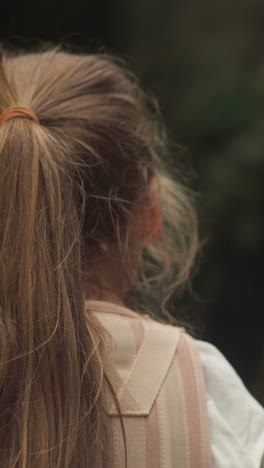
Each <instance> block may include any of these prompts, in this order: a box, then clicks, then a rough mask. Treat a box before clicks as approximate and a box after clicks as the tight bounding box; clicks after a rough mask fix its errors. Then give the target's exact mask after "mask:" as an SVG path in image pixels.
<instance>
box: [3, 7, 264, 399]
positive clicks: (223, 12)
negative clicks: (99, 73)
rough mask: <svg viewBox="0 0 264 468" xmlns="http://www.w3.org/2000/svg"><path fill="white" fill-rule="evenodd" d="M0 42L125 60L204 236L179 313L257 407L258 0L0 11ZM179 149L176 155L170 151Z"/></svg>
mask: <svg viewBox="0 0 264 468" xmlns="http://www.w3.org/2000/svg"><path fill="white" fill-rule="evenodd" d="M1 11H2V13H1V18H0V39H1V40H8V41H9V42H13V43H20V44H22V45H24V46H25V47H27V46H29V45H31V44H35V43H37V42H38V41H39V39H44V40H46V39H47V40H52V41H57V40H63V41H67V42H70V43H73V44H78V45H81V46H82V47H83V48H84V49H87V50H89V51H91V50H96V49H98V48H100V47H101V46H104V47H106V50H108V51H111V52H114V53H118V54H121V55H123V56H125V57H126V58H127V59H128V61H129V63H130V65H131V67H132V69H133V70H134V71H135V72H136V73H137V74H138V75H139V77H140V79H141V81H142V82H143V84H144V85H145V87H147V88H148V89H150V90H151V91H152V92H153V93H154V94H155V95H156V96H157V98H158V100H159V102H160V106H161V110H162V113H163V115H164V119H165V122H166V125H167V127H168V133H169V136H170V138H171V139H173V140H174V141H176V142H177V143H179V144H180V145H181V146H182V147H183V148H184V151H181V152H179V151H178V150H176V151H175V162H176V163H177V157H178V155H179V157H180V160H181V161H183V160H184V159H186V161H188V164H189V165H191V166H192V168H193V174H194V178H193V181H192V184H193V185H192V186H193V188H194V189H196V190H198V191H199V192H200V197H199V214H200V224H201V235H202V236H203V237H206V238H207V242H206V244H205V247H204V251H203V257H202V262H201V263H200V268H199V274H198V275H196V277H195V279H194V283H193V289H194V292H195V294H196V295H197V296H198V298H199V299H198V300H197V299H196V300H195V299H191V298H186V299H185V298H184V300H183V304H181V305H182V306H183V308H184V307H185V308H186V310H189V309H190V308H191V309H192V316H193V317H195V316H199V317H200V316H202V317H204V319H205V327H204V338H205V339H207V340H210V341H212V342H213V343H214V344H216V345H217V346H218V347H219V348H220V349H221V350H222V352H223V353H224V354H225V355H226V357H227V358H228V359H229V360H230V361H231V363H232V364H233V366H234V367H235V368H236V370H237V372H238V373H239V374H240V376H241V377H242V379H243V380H244V382H245V384H246V385H247V387H248V388H249V389H250V391H251V392H252V393H253V394H254V395H255V397H256V398H257V399H258V400H259V401H260V402H261V403H262V404H264V340H263V336H264V318H263V285H262V277H263V263H264V232H263V231H264V223H263V210H264V180H263V179H264V177H263V176H264V53H263V45H264V28H263V26H264V3H263V1H262V0H233V1H232V2H230V0H229V1H226V0H199V1H197V0H163V1H162V2H161V1H155V0H122V1H121V0H108V1H106V0H105V1H97V2H91V1H89V0H86V1H84V0H76V1H75V2H70V1H68V0H64V1H62V0H56V2H55V1H50V0H46V1H45V2H44V1H39V2H36V1H35V2H33V1H23V2H21V1H17V2H16V1H15V0H14V1H13V2H12V3H11V2H9V4H5V5H4V6H1ZM180 153H181V154H180Z"/></svg>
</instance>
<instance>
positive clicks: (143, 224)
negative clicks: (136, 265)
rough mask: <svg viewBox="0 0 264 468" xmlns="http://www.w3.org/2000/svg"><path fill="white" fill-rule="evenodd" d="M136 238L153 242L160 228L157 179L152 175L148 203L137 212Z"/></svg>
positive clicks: (144, 241) (145, 241)
mask: <svg viewBox="0 0 264 468" xmlns="http://www.w3.org/2000/svg"><path fill="white" fill-rule="evenodd" d="M137 224H138V226H137V227H138V229H137V233H138V236H137V237H138V240H140V241H141V242H143V243H148V242H154V241H155V240H156V239H157V238H158V237H159V235H160V233H161V230H162V218H161V213H160V207H159V202H158V181H157V177H153V178H152V180H151V182H150V185H149V195H148V203H147V204H146V205H145V206H142V207H141V209H140V210H139V213H138V223H137Z"/></svg>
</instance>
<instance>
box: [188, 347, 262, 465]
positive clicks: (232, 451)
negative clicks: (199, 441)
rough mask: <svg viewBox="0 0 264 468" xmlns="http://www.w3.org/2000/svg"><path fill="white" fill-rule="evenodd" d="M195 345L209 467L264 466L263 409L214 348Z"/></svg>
mask: <svg viewBox="0 0 264 468" xmlns="http://www.w3.org/2000/svg"><path fill="white" fill-rule="evenodd" d="M196 344H197V346H198V352H199V355H200V359H201V364H202V368H203V371H204V375H205V385H206V397H207V408H208V416H209V426H210V437H211V448H212V456H213V466H212V468H262V467H264V464H263V460H264V409H263V408H262V406H261V405H260V404H259V403H258V402H257V401H256V400H255V399H254V398H253V396H252V395H251V394H250V393H249V392H248V390H247V389H246V387H245V386H244V384H243V382H242V380H241V379H240V377H239V376H238V375H237V373H236V372H235V370H234V369H233V368H232V366H231V365H230V364H229V362H228V361H227V360H226V359H225V357H224V356H223V355H222V354H221V352H220V351H219V350H218V349H217V348H215V347H214V346H213V345H211V344H209V343H206V342H203V341H198V340H196Z"/></svg>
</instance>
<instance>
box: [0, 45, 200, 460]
mask: <svg viewBox="0 0 264 468" xmlns="http://www.w3.org/2000/svg"><path fill="white" fill-rule="evenodd" d="M12 106H23V107H25V108H27V109H31V110H32V111H33V112H34V113H35V114H36V116H37V118H38V123H37V122H34V121H32V120H29V119H26V118H13V119H10V120H7V121H5V122H4V123H3V124H2V125H1V126H0V180H1V187H0V226H1V228H0V249H1V250H0V306H1V316H0V334H1V340H0V349H1V369H0V385H1V387H0V413H1V426H0V448H1V460H2V465H3V466H8V467H23V468H26V467H39V468H44V467H45V468H49V467H50V468H51V467H52V468H53V467H58V468H59V467H60V468H62V467H63V468H68V467H75V468H78V467H83V466H96V467H99V466H101V464H102V460H103V456H104V455H103V454H104V445H105V444H106V441H105V440H104V430H103V414H104V413H103V407H102V403H101V395H102V391H101V389H102V385H103V382H104V378H103V377H104V376H103V359H104V357H103V356H104V354H103V346H104V332H103V330H102V329H101V327H100V326H99V324H98V323H97V321H96V320H95V318H94V317H93V316H92V315H90V314H88V315H87V314H86V313H85V304H84V298H85V297H84V284H85V285H86V287H88V290H89V295H90V296H91V297H93V295H94V294H95V291H99V290H100V275H99V274H98V272H97V269H96V264H97V262H100V259H102V258H104V257H105V256H106V255H107V251H108V248H110V246H113V245H115V246H117V249H118V252H119V253H120V259H121V264H122V268H123V269H124V274H125V275H127V277H128V278H129V279H130V284H131V288H130V289H131V291H130V293H131V292H133V293H136V292H138V293H139V294H140V293H142V291H144V293H145V295H147V294H148V293H149V296H148V297H149V299H148V301H149V303H150V304H152V305H153V302H151V295H152V291H156V290H157V288H156V287H155V282H158V284H159V291H163V297H159V301H160V302H159V305H160V307H161V306H162V304H163V307H164V305H165V302H166V300H167V298H168V296H169V293H170V292H171V291H172V290H174V289H175V287H177V286H180V285H181V284H183V283H184V282H185V281H186V279H187V278H188V276H189V271H190V268H191V266H192V263H193V260H194V257H195V253H196V250H197V232H196V219H195V214H194V211H193V209H192V205H191V203H190V201H189V195H188V191H187V190H186V189H184V188H183V187H182V186H181V185H180V184H179V183H177V182H173V181H172V180H171V179H170V177H168V175H167V172H166V169H165V166H164V164H163V162H162V156H163V155H164V154H165V153H166V142H165V136H164V131H163V129H162V125H161V124H160V120H159V118H158V110H157V107H156V106H155V105H154V104H153V103H152V104H151V105H150V104H149V101H148V99H147V98H146V97H145V95H144V93H143V92H142V91H141V89H140V87H139V85H138V83H137V81H136V79H135V78H134V77H133V76H132V74H131V73H128V72H127V71H126V70H125V68H124V67H123V65H122V64H121V62H120V61H118V60H116V59H115V58H113V57H111V56H109V55H107V54H96V55H82V54H79V55H76V54H71V53H68V52H64V51H62V50H60V49H59V48H52V49H49V50H46V51H44V52H39V53H15V54H14V53H12V54H10V53H6V52H4V51H2V58H1V63H0V113H1V112H4V111H5V110H6V109H8V108H10V107H12ZM155 175H157V176H158V181H159V187H160V195H159V203H160V207H161V213H162V218H163V230H162V234H161V236H160V237H159V238H158V239H157V240H156V241H155V242H153V243H149V244H147V245H145V246H144V248H143V249H142V251H140V252H141V254H140V256H141V257H140V261H139V264H138V265H137V271H136V272H135V271H134V268H135V265H134V264H133V262H130V252H131V249H132V248H133V242H134V237H133V236H132V232H133V221H134V214H135V211H136V209H137V207H138V206H140V205H142V206H143V205H145V206H148V203H149V202H150V201H149V199H148V186H149V183H150V180H151V179H152V177H153V176H155ZM171 273H173V281H170V275H171ZM163 282H164V284H167V286H166V287H165V286H164V285H163ZM166 282H167V283H166ZM141 295H142V294H141ZM130 296H131V294H130V295H129V294H128V295H127V302H128V303H129V300H130V299H129V297H130ZM160 296H162V294H161V295H160ZM148 301H147V302H148ZM145 303H146V301H145ZM142 304H143V302H142ZM139 306H140V304H139Z"/></svg>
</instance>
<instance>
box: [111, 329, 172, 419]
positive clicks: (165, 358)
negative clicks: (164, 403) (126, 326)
mask: <svg viewBox="0 0 264 468" xmlns="http://www.w3.org/2000/svg"><path fill="white" fill-rule="evenodd" d="M161 330H163V331H161ZM179 337H180V332H179V330H178V329H177V328H174V327H171V326H169V325H168V326H167V325H163V327H162V328H161V326H160V324H159V323H157V322H155V321H152V320H150V321H149V322H148V330H147V334H146V337H145V339H144V341H143V344H142V346H141V348H140V350H139V353H138V355H137V358H136V359H135V362H134V365H133V367H132V369H131V371H130V374H129V376H128V378H127V380H126V382H124V383H123V382H122V381H121V379H120V377H119V376H118V373H117V372H116V371H115V369H114V368H113V367H111V365H108V367H107V369H106V372H107V374H108V377H109V378H110V380H111V382H112V385H114V388H115V390H117V396H118V400H119V403H120V407H121V409H122V413H123V414H124V415H138V416H139V415H141V416H143V415H145V416H146V415H148V414H149V412H150V410H151V407H152V405H153V403H154V401H155V398H156V397H157V394H158V392H159V390H160V388H161V386H162V383H163V381H164V379H165V377H166V374H167V372H168V370H169V367H170V365H171V362H172V360H173V357H174V355H175V352H176V348H177V345H178V341H179ZM113 382H114V384H113ZM106 410H107V412H108V414H111V415H116V414H117V411H116V408H115V405H114V403H112V404H110V405H109V400H108V402H107V408H106Z"/></svg>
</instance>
